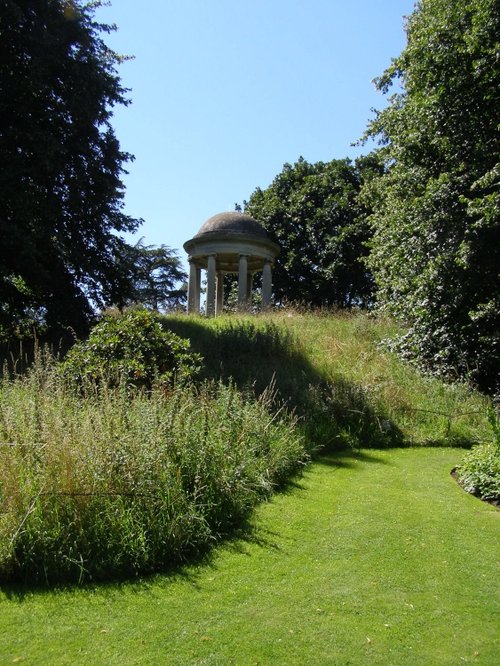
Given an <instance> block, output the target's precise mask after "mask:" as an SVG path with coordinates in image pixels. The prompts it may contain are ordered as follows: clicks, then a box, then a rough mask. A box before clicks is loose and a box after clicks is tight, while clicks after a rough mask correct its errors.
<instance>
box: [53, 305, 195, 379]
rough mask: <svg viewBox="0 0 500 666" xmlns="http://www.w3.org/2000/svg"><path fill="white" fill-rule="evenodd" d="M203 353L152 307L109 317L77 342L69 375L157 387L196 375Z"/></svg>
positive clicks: (65, 370)
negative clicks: (164, 322) (166, 325)
mask: <svg viewBox="0 0 500 666" xmlns="http://www.w3.org/2000/svg"><path fill="white" fill-rule="evenodd" d="M200 364H201V357H200V356H199V354H196V353H194V352H193V351H191V349H190V343H189V340H184V339H182V338H180V337H179V336H177V335H175V334H174V333H172V332H171V331H168V330H164V329H163V328H162V325H161V318H160V317H159V316H158V315H156V314H154V313H152V312H150V311H148V310H143V309H141V310H130V311H128V312H127V313H126V314H124V315H120V316H107V317H105V318H104V319H103V320H102V321H101V322H100V323H99V324H98V325H97V326H95V328H93V330H92V331H91V333H90V336H89V338H88V340H86V341H83V342H77V343H76V344H75V345H74V347H73V348H72V349H71V350H70V351H69V353H68V355H67V357H66V359H65V361H64V363H63V365H62V369H63V373H64V375H65V376H66V377H68V378H71V379H72V380H76V381H78V382H82V381H85V380H90V381H100V380H101V379H102V378H103V377H105V378H106V380H107V382H108V383H111V384H118V383H120V381H121V380H122V379H123V378H125V379H126V382H127V384H128V385H133V386H137V387H146V388H151V386H152V384H153V382H154V381H159V382H161V383H163V384H165V383H171V382H172V381H173V380H174V379H175V380H177V381H179V380H185V379H189V378H192V377H194V376H195V375H196V374H197V372H198V370H199V368H200Z"/></svg>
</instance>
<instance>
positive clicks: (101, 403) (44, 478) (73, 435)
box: [0, 359, 306, 583]
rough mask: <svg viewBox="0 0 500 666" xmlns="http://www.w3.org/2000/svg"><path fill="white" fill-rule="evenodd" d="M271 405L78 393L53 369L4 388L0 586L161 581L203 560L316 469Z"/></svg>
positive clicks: (206, 392)
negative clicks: (281, 490) (298, 475)
mask: <svg viewBox="0 0 500 666" xmlns="http://www.w3.org/2000/svg"><path fill="white" fill-rule="evenodd" d="M270 405H271V394H270V393H269V392H264V393H263V394H262V396H261V398H260V399H259V400H258V401H254V400H248V399H246V398H245V397H244V396H243V394H242V393H241V392H239V391H237V390H236V388H235V387H234V386H232V385H223V384H222V383H214V382H212V383H210V382H205V383H203V384H202V385H201V386H198V387H197V388H195V387H194V386H184V387H182V388H181V387H178V388H175V387H174V388H172V389H171V390H168V391H165V389H164V388H161V387H157V388H153V390H152V391H150V392H148V393H146V392H140V391H135V392H133V393H132V394H131V393H130V389H129V388H127V387H126V386H122V387H118V388H115V389H113V390H111V389H107V388H105V386H104V385H101V387H100V388H99V389H97V388H95V387H94V386H93V385H92V384H88V385H87V386H86V387H85V388H84V390H83V392H82V390H81V388H80V389H79V390H77V389H76V388H74V387H71V386H70V385H68V383H67V382H66V381H64V380H63V379H62V378H61V374H60V373H58V371H57V368H56V366H55V365H53V364H52V363H51V362H50V360H49V361H47V359H45V361H42V360H40V359H39V360H38V361H37V363H35V365H34V366H33V367H32V369H31V371H30V372H29V373H28V375H26V376H25V377H20V378H17V379H14V380H7V379H4V380H3V382H2V385H1V387H0V468H1V469H2V476H1V478H0V576H1V577H2V578H3V579H16V578H17V579H19V578H22V579H24V580H26V581H29V582H30V583H35V582H42V583H52V582H55V581H61V580H79V581H82V580H89V579H94V580H95V579H103V578H117V577H122V576H130V575H136V574H138V573H145V572H149V571H158V570H161V569H164V568H165V567H168V566H171V565H172V563H175V562H177V561H179V560H181V559H183V558H185V557H186V556H188V555H190V554H191V555H192V554H193V553H194V552H200V551H203V550H204V549H205V548H206V547H207V546H209V545H210V544H211V543H213V542H214V541H215V540H216V539H218V538H220V537H221V536H223V535H224V534H226V533H227V532H228V531H229V530H230V529H231V528H233V527H234V526H235V525H237V524H239V523H240V522H241V521H242V520H244V519H245V517H246V516H247V515H248V513H249V511H250V510H251V509H252V507H253V506H254V505H255V504H256V502H257V501H259V500H260V499H262V498H263V497H265V496H267V495H268V494H269V493H270V492H271V491H272V489H273V488H274V487H275V486H276V485H278V484H280V483H281V482H283V481H284V480H285V479H286V478H287V477H288V476H289V475H290V474H291V472H292V471H293V470H296V469H297V467H298V466H299V465H300V464H301V463H302V462H303V461H304V460H305V459H306V453H305V450H304V442H303V439H302V438H301V436H300V434H299V432H298V431H297V430H296V428H295V427H294V420H293V418H291V417H290V416H288V415H287V414H286V413H285V411H284V410H281V411H280V412H279V413H276V411H274V412H273V411H272V410H271V407H270Z"/></svg>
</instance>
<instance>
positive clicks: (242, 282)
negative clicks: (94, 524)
mask: <svg viewBox="0 0 500 666" xmlns="http://www.w3.org/2000/svg"><path fill="white" fill-rule="evenodd" d="M247 277H248V257H247V255H246V254H240V264H239V273H238V306H239V307H240V308H244V307H245V306H246V304H247Z"/></svg>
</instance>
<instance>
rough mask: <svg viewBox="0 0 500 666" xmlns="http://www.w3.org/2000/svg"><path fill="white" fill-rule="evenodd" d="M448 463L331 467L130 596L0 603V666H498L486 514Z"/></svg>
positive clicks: (127, 589) (29, 597) (110, 590)
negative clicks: (241, 529) (237, 535)
mask: <svg viewBox="0 0 500 666" xmlns="http://www.w3.org/2000/svg"><path fill="white" fill-rule="evenodd" d="M461 455H462V452H461V451H460V450H457V449H436V448H433V449H425V448H413V449H392V450H386V451H373V450H370V451H361V452H360V453H359V454H355V453H354V454H353V453H345V452H344V453H336V454H330V455H329V456H327V457H324V458H321V459H319V460H318V462H317V463H315V464H314V465H312V466H311V467H310V468H309V469H308V470H307V471H306V472H305V474H304V476H303V477H302V478H301V479H297V482H296V485H295V487H294V488H293V489H290V490H289V491H288V492H287V493H285V494H281V495H278V496H275V497H274V498H273V500H272V502H270V503H267V504H265V505H262V506H261V507H260V508H259V509H258V510H257V512H256V515H255V517H254V519H253V521H252V524H253V530H252V531H249V532H247V534H246V536H245V537H243V538H241V539H239V540H237V541H234V542H232V543H230V544H228V545H227V546H225V547H221V548H219V549H218V550H217V551H216V552H215V554H214V555H213V556H212V557H211V558H210V559H208V560H206V561H205V562H203V563H200V564H198V565H192V566H189V567H184V568H182V569H179V570H177V571H176V572H173V573H172V574H171V575H170V576H157V577H154V578H151V579H145V580H142V581H139V582H136V583H130V584H124V585H108V586H100V587H93V588H86V589H67V590H60V591H52V592H47V591H46V592H34V591H29V590H24V591H16V590H4V591H3V593H0V663H2V664H3V663H5V664H7V663H12V662H14V661H15V660H18V661H21V660H22V663H30V664H51V665H52V664H54V665H57V664H90V663H92V664H94V663H95V664H101V663H105V664H120V665H122V664H123V665H128V664H130V665H132V664H160V663H165V664H173V665H176V664H179V665H181V664H186V665H187V664H213V665H216V664H217V665H219V664H237V665H239V664H257V663H259V664H262V665H271V664H280V665H281V664H283V665H285V664H286V665H289V664H290V665H294V664H296V665H300V666H302V665H304V664H321V665H323V664H325V665H326V664H366V663H370V664H380V665H384V666H385V665H386V664H397V665H398V666H399V665H404V664H408V665H412V666H413V665H420V664H421V665H422V666H428V665H429V664H439V665H441V664H443V665H444V664H449V665H450V666H451V665H455V664H462V663H470V664H483V665H487V666H494V665H495V664H496V663H497V658H498V652H499V649H500V643H499V638H498V637H499V635H500V632H499V631H498V630H499V611H500V599H499V591H498V586H497V585H496V580H497V573H498V564H499V562H498V558H499V553H500V549H499V545H500V544H499V536H498V535H499V520H500V513H499V512H498V511H497V510H496V509H495V508H494V507H491V506H490V505H488V504H484V503H482V502H480V501H479V500H477V499H476V498H473V497H471V496H469V495H467V494H466V493H465V492H464V491H463V490H462V489H461V488H460V487H459V486H458V485H457V484H456V483H455V481H454V480H453V479H452V477H451V476H450V469H451V468H452V467H453V466H454V464H455V463H456V461H457V460H458V459H459V458H460V456H461Z"/></svg>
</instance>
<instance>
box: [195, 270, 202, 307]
mask: <svg viewBox="0 0 500 666" xmlns="http://www.w3.org/2000/svg"><path fill="white" fill-rule="evenodd" d="M200 295H201V268H200V267H199V266H197V267H196V282H195V288H194V300H195V303H196V312H197V313H198V314H199V312H200Z"/></svg>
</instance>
